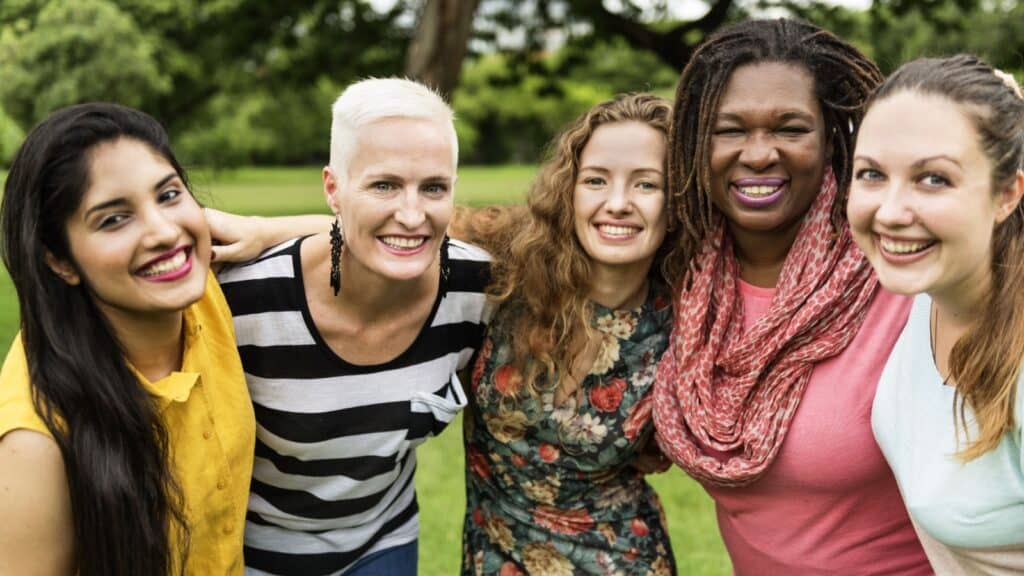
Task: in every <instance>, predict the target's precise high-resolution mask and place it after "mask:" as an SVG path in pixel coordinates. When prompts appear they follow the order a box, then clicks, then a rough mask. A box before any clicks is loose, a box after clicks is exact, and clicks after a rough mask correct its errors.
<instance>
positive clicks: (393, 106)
mask: <svg viewBox="0 0 1024 576" xmlns="http://www.w3.org/2000/svg"><path fill="white" fill-rule="evenodd" d="M331 110H332V119H331V159H330V167H331V171H332V172H334V176H335V178H337V179H339V184H342V185H343V184H344V181H345V180H347V179H348V165H349V163H350V162H351V161H352V157H353V156H355V153H356V141H357V138H358V136H359V131H360V130H361V129H362V128H363V127H365V126H368V125H370V124H373V123H374V122H378V121H380V120H384V119H387V118H416V119H424V120H429V121H431V122H436V123H438V124H440V125H443V126H445V127H447V129H448V130H449V132H450V140H451V145H452V171H454V170H455V169H456V168H457V167H458V163H459V141H458V139H457V138H456V136H455V113H454V112H452V109H451V107H450V106H448V104H447V103H446V102H445V101H444V99H443V98H441V96H439V95H438V94H437V92H434V91H433V90H431V89H430V88H428V87H427V86H424V85H423V84H420V83H419V82H415V81H413V80H407V79H405V78H368V79H366V80H360V81H359V82H356V83H354V84H351V85H349V87H348V88H346V89H345V91H344V92H342V93H341V96H338V99H337V100H335V101H334V106H333V107H332V109H331Z"/></svg>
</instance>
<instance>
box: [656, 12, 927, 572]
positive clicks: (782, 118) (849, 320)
mask: <svg viewBox="0 0 1024 576" xmlns="http://www.w3.org/2000/svg"><path fill="white" fill-rule="evenodd" d="M881 80H882V76H881V74H880V73H879V71H878V69H877V67H876V66H875V65H874V64H873V63H872V62H871V61H870V60H869V59H868V58H867V57H865V56H864V55H862V54H861V53H860V52H859V51H858V50H857V49H855V48H854V47H853V46H851V45H849V44H847V43H846V42H843V41H842V40H840V39H839V38H837V37H835V36H834V35H832V34H830V33H829V32H827V31H824V30H822V29H820V28H817V27H815V26H812V25H810V24H805V23H802V22H796V21H792V20H774V21H752V22H744V23H741V24H738V25H735V26H731V27H729V28H727V29H725V30H723V31H721V32H719V33H718V34H716V35H714V36H712V37H711V38H709V39H708V40H707V41H706V42H705V43H704V44H703V45H702V46H700V47H699V48H698V49H697V51H696V52H695V53H694V55H693V57H692V59H691V60H690V63H689V64H688V65H687V67H686V69H685V70H684V71H683V74H682V78H681V79H680V82H679V88H678V91H677V94H676V101H675V109H674V116H673V126H672V131H671V144H670V149H669V153H668V165H669V179H668V189H669V199H670V204H671V210H670V218H671V223H672V224H673V225H674V226H678V227H681V228H682V230H681V236H682V241H681V242H680V243H679V244H678V245H677V247H676V250H675V252H676V253H675V255H674V256H673V258H674V259H675V261H676V262H677V263H684V264H685V265H686V266H687V267H688V271H687V273H686V276H685V279H684V281H683V282H682V285H681V286H680V287H679V289H678V291H677V292H676V294H675V306H676V307H675V320H674V326H673V333H672V337H671V340H670V342H669V346H668V349H667V350H666V352H665V354H664V356H663V357H662V360H661V362H660V364H659V367H658V373H657V377H656V382H655V406H654V420H655V426H656V429H657V433H658V440H659V445H660V446H661V448H662V450H663V451H664V453H665V454H666V455H668V456H669V457H670V458H671V459H672V460H673V461H674V462H675V463H676V464H678V465H679V466H680V467H682V468H683V469H684V470H686V471H687V472H688V473H689V474H691V475H692V476H693V477H694V478H696V479H697V480H699V481H700V482H701V483H702V484H703V485H704V487H705V488H706V489H707V491H708V493H709V494H710V495H711V496H712V497H713V498H714V499H715V502H716V507H717V513H718V523H719V528H720V530H721V533H722V538H723V540H724V541H725V544H726V547H727V548H728V551H729V554H730V556H731V558H732V562H733V566H734V569H735V571H736V573H737V574H741V575H742V574H826V573H827V574H883V573H884V574H905V575H906V574H928V573H931V569H930V568H929V566H928V562H927V559H926V557H925V556H924V553H923V552H922V550H921V546H920V544H919V543H918V540H917V538H916V536H915V534H914V530H913V527H912V525H911V523H910V520H909V519H908V517H907V514H906V512H905V510H904V507H903V503H902V501H901V500H900V495H899V491H898V488H897V485H896V482H895V480H894V479H893V475H892V472H891V471H890V469H889V467H888V466H887V465H886V462H885V459H884V458H883V456H882V454H881V452H880V451H879V449H878V447H877V445H876V444H875V442H874V439H873V437H872V432H871V403H872V399H873V397H874V393H875V387H876V385H877V383H878V379H879V375H880V372H881V370H882V366H883V365H884V363H885V359H886V357H887V356H888V354H889V352H890V350H891V349H892V346H893V344H894V342H895V341H896V338H897V336H898V335H899V333H900V330H901V329H902V328H903V325H904V323H905V322H906V318H907V314H908V310H909V304H910V303H909V301H908V300H907V299H906V298H903V297H898V296H895V295H892V294H890V293H887V292H885V291H883V290H881V289H880V288H879V286H878V281H877V279H876V277H875V276H874V274H873V273H872V271H871V267H870V266H869V264H868V262H867V260H866V259H865V257H864V254H863V253H862V252H861V251H860V250H859V249H858V248H857V246H856V245H855V243H854V241H853V239H852V237H851V235H850V230H849V225H848V224H847V222H846V219H845V204H846V192H847V188H848V185H849V183H850V178H851V176H850V172H851V155H852V150H853V139H854V130H855V128H856V127H857V126H858V124H859V122H860V119H861V115H862V106H863V103H864V101H865V99H866V98H867V97H868V95H869V94H870V93H871V91H872V90H873V89H874V88H875V87H876V86H877V85H878V84H879V82H880V81H881Z"/></svg>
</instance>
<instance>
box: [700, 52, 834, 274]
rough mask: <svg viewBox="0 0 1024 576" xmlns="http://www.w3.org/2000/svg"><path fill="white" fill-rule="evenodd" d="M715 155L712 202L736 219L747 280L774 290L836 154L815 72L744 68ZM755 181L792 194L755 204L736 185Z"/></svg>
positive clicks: (714, 141) (728, 90)
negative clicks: (775, 183)
mask: <svg viewBox="0 0 1024 576" xmlns="http://www.w3.org/2000/svg"><path fill="white" fill-rule="evenodd" d="M710 156H711V159H710V162H711V198H712V202H713V203H714V205H715V206H716V207H717V208H718V209H719V210H720V211H721V212H722V213H723V214H724V215H725V217H726V219H727V220H728V224H729V231H730V233H731V234H732V238H733V240H734V246H735V250H736V257H737V258H738V259H739V262H740V277H741V278H743V280H745V281H747V282H749V283H751V284H754V285H757V286H763V287H773V286H775V284H776V283H777V282H778V277H779V273H780V272H781V271H782V265H783V263H784V262H785V260H786V256H787V254H788V253H789V248H790V246H792V244H793V241H794V240H795V239H796V234H797V232H798V231H799V227H800V224H801V222H802V221H803V217H804V214H806V213H807V210H808V209H809V208H810V206H811V203H812V202H813V201H814V198H815V197H817V195H818V192H819V191H820V189H821V183H822V179H823V178H824V174H825V168H826V166H827V164H828V159H829V157H830V156H831V150H830V148H829V143H828V142H827V140H826V138H825V121H824V118H823V117H822V113H821V106H820V105H819V104H818V101H817V98H816V97H815V95H814V79H813V78H812V77H811V75H810V73H809V72H808V71H807V70H805V69H804V68H802V67H799V66H796V65H792V64H782V63H778V62H765V63H757V64H748V65H744V66H740V67H738V68H736V70H735V71H734V72H733V73H732V76H731V77H730V78H729V81H728V82H727V83H726V85H725V89H724V91H723V93H722V98H721V101H720V103H719V107H718V113H717V115H716V118H715V123H714V126H713V128H712V137H711V154H710ZM749 178H778V179H781V180H783V181H784V182H785V184H784V187H785V188H784V191H783V193H782V195H781V197H780V198H779V199H778V200H777V201H775V202H773V203H772V204H770V205H768V206H762V207H751V206H747V205H744V204H743V203H741V202H740V201H739V200H738V199H737V198H736V194H735V188H734V187H735V186H736V185H737V182H738V181H740V180H742V179H749Z"/></svg>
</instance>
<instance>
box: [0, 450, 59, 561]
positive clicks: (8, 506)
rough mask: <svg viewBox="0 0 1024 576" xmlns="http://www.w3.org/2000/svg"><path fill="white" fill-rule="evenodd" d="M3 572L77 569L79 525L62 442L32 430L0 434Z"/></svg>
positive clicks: (0, 539)
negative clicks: (73, 511) (75, 520)
mask: <svg viewBox="0 0 1024 576" xmlns="http://www.w3.org/2000/svg"><path fill="white" fill-rule="evenodd" d="M0 510H3V521H2V522H0V576H15V575H18V576H21V575H31V576H58V575H59V576H68V575H69V574H74V573H75V572H76V570H75V567H74V566H75V558H74V547H75V546H74V544H75V537H74V528H73V524H72V522H73V519H72V515H71V496H70V494H69V493H68V485H67V478H66V476H65V473H64V459H63V458H62V457H61V454H60V449H59V448H58V447H57V443H56V442H54V441H53V440H52V439H51V438H48V437H46V436H45V435H43V434H40V433H38V432H33V431H30V430H14V431H11V432H9V433H7V435H5V436H4V437H3V438H0Z"/></svg>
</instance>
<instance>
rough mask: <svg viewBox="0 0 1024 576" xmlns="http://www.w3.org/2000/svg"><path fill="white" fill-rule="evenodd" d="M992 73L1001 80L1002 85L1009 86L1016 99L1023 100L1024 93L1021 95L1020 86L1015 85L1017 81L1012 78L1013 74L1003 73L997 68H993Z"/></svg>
mask: <svg viewBox="0 0 1024 576" xmlns="http://www.w3.org/2000/svg"><path fill="white" fill-rule="evenodd" d="M992 73H993V74H995V75H996V76H997V77H998V78H999V79H1000V80H1002V81H1003V84H1006V85H1007V86H1009V88H1010V90H1013V93H1014V94H1016V95H1017V98H1020V99H1024V93H1021V90H1020V84H1017V79H1016V78H1014V77H1013V74H1010V73H1009V72H1003V71H1002V70H1000V69H998V68H993V69H992Z"/></svg>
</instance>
